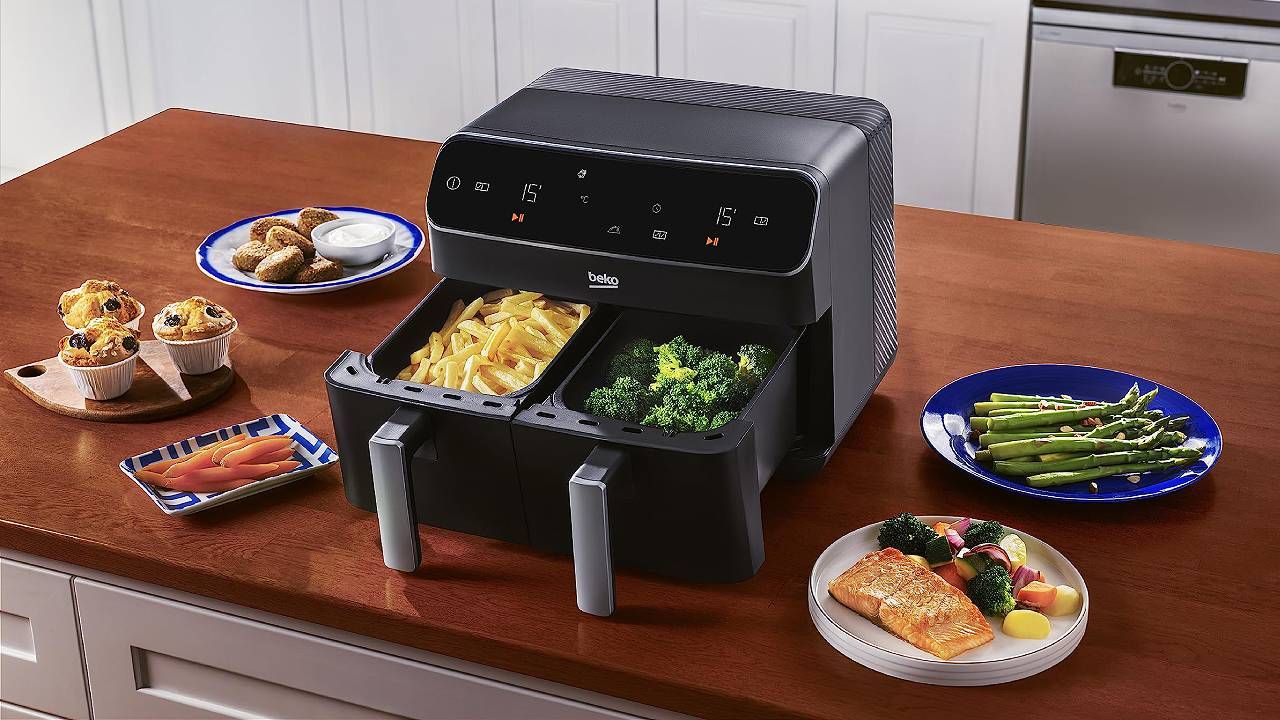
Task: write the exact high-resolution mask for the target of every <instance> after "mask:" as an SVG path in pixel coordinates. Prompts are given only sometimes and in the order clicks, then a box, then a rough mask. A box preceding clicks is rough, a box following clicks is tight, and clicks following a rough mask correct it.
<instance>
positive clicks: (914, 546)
mask: <svg viewBox="0 0 1280 720" xmlns="http://www.w3.org/2000/svg"><path fill="white" fill-rule="evenodd" d="M937 536H938V533H936V532H934V531H933V528H931V527H929V526H928V525H925V524H924V523H923V522H921V521H920V518H918V517H916V516H915V515H912V514H911V513H905V512H904V513H902V514H901V515H899V516H897V517H893V518H889V519H888V520H885V521H884V522H883V523H880V534H879V535H878V536H877V540H879V541H880V549H881V550H884V549H885V548H897V549H899V550H901V551H902V552H903V553H906V554H907V555H924V546H925V545H926V544H928V542H929V541H930V540H932V539H934V538H935V537H937Z"/></svg>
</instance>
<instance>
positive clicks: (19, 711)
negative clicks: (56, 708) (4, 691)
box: [0, 700, 63, 720]
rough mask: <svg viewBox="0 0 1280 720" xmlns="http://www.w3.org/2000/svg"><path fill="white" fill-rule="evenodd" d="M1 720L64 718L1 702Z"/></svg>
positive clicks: (57, 719)
mask: <svg viewBox="0 0 1280 720" xmlns="http://www.w3.org/2000/svg"><path fill="white" fill-rule="evenodd" d="M0 720H63V718H60V717H58V716H57V715H49V714H46V713H42V712H37V711H35V710H32V709H31V708H24V707H19V706H17V705H12V704H10V703H7V702H5V701H3V700H0Z"/></svg>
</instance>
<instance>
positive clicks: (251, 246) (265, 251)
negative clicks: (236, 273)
mask: <svg viewBox="0 0 1280 720" xmlns="http://www.w3.org/2000/svg"><path fill="white" fill-rule="evenodd" d="M273 229H274V228H273ZM273 252H275V250H272V249H271V247H270V246H268V245H267V244H266V243H265V242H258V241H257V240H250V241H249V242H247V243H245V244H243V245H241V246H240V247H238V248H236V252H235V254H234V255H232V256H231V264H233V265H235V266H236V269H237V270H243V271H245V272H253V271H254V269H255V268H257V267H258V263H260V262H262V261H263V260H266V259H267V256H268V255H270V254H271V253H273Z"/></svg>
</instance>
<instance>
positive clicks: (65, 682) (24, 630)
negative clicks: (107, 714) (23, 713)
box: [0, 558, 89, 720]
mask: <svg viewBox="0 0 1280 720" xmlns="http://www.w3.org/2000/svg"><path fill="white" fill-rule="evenodd" d="M0 700H4V701H5V702H6V703H11V704H13V705H20V706H22V708H25V709H29V710H38V711H40V712H44V713H50V714H52V715H57V716H61V717H65V718H74V719H75V720H88V718H89V700H88V695H87V693H86V690H85V681H84V668H83V665H82V664H81V659H80V638H79V635H78V633H77V632H76V613H75V607H74V605H73V604H72V600H71V576H70V575H65V574H63V573H59V572H54V571H52V570H45V569H44V568H39V567H35V566H32V565H27V564H25V563H20V562H15V561H13V560H9V559H4V558H0ZM6 712H12V713H16V712H18V711H17V710H14V711H8V710H6ZM15 716H16V715H15ZM6 717H7V715H6Z"/></svg>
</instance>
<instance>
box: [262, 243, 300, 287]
mask: <svg viewBox="0 0 1280 720" xmlns="http://www.w3.org/2000/svg"><path fill="white" fill-rule="evenodd" d="M306 263H307V259H306V258H305V257H303V255H302V250H300V249H298V247H297V246H296V245H290V246H289V247H286V248H285V249H283V250H277V251H275V252H273V253H271V254H270V255H268V256H267V257H266V258H264V259H263V261H262V262H260V263H258V269H257V270H256V271H255V273H256V274H257V276H258V279H259V280H264V281H266V282H288V281H289V279H290V278H292V277H293V274H294V273H296V272H298V271H299V270H301V269H302V266H303V265H305V264H306Z"/></svg>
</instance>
